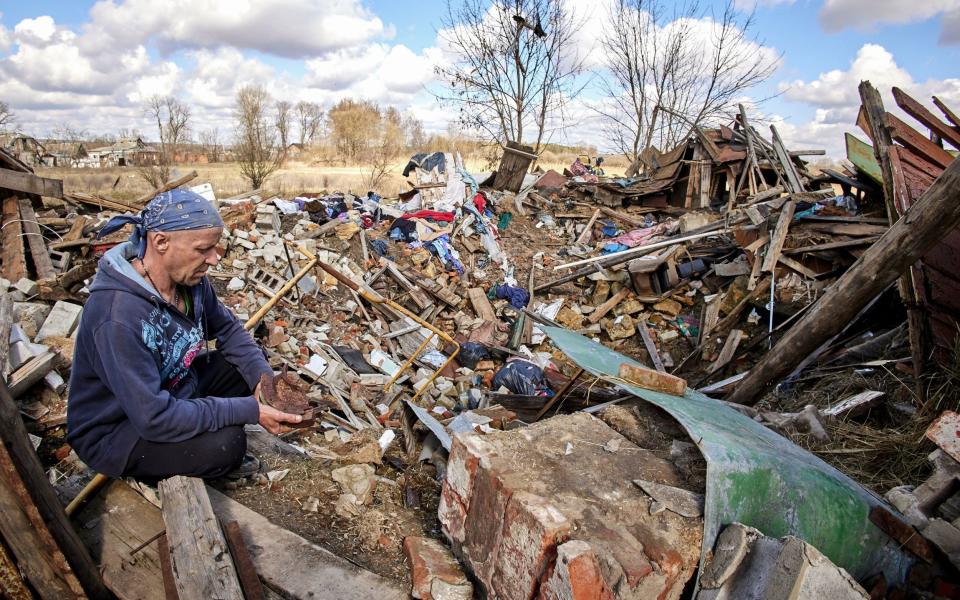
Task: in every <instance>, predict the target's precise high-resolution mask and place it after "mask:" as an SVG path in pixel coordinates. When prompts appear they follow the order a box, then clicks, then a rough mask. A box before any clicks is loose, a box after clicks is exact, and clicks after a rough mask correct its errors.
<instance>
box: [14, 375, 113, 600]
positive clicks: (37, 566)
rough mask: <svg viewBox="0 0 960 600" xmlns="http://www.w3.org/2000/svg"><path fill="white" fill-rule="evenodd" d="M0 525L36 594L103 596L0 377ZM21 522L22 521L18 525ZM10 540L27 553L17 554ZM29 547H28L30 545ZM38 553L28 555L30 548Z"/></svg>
mask: <svg viewBox="0 0 960 600" xmlns="http://www.w3.org/2000/svg"><path fill="white" fill-rule="evenodd" d="M0 480H2V482H3V483H2V484H0V488H2V489H3V492H2V493H3V495H4V500H3V501H2V503H3V505H4V506H3V507H2V509H0V527H2V528H3V530H2V533H3V537H4V539H5V540H6V541H7V543H8V545H9V547H10V549H11V550H12V551H13V552H14V554H15V555H16V556H17V562H18V564H19V565H20V568H21V570H23V571H24V572H26V571H28V570H29V571H30V572H32V573H33V576H32V577H31V576H28V579H29V580H30V583H31V585H32V586H33V587H34V588H35V589H36V590H37V591H38V592H40V589H44V590H50V593H49V594H45V593H41V594H40V597H41V598H56V599H59V598H84V597H89V598H92V599H101V598H108V597H109V596H110V593H109V591H107V589H106V588H105V587H103V582H102V581H101V579H100V574H99V572H98V571H97V569H96V567H95V566H94V564H93V561H92V560H91V559H90V555H89V554H88V553H87V551H86V549H85V548H84V547H83V543H82V542H81V541H80V539H79V538H78V537H77V534H76V531H74V529H73V527H72V526H71V525H70V522H69V521H68V520H67V517H66V515H65V514H64V512H63V505H62V504H61V503H60V501H59V499H57V495H56V492H54V490H53V487H51V486H50V483H49V481H48V480H47V474H46V472H45V471H44V469H43V466H42V465H41V464H40V459H39V457H37V453H36V451H35V450H34V449H33V444H32V443H31V442H30V439H29V437H28V436H27V431H26V429H25V428H24V425H23V421H22V420H21V418H20V413H19V410H18V408H17V405H16V403H15V402H14V400H13V398H12V397H11V396H10V393H9V391H8V389H7V386H6V384H5V383H4V382H3V380H2V379H0ZM24 523H26V524H27V525H26V526H24ZM8 527H9V528H8ZM15 545H20V547H21V549H23V548H24V547H25V548H26V550H25V551H27V552H28V554H31V556H29V557H28V556H27V555H22V554H21V553H20V552H18V550H17V547H15ZM31 548H32V549H33V550H31ZM34 550H35V551H37V552H39V553H40V554H41V556H32V553H33V551H34Z"/></svg>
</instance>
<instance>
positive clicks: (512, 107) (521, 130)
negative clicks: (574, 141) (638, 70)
mask: <svg viewBox="0 0 960 600" xmlns="http://www.w3.org/2000/svg"><path fill="white" fill-rule="evenodd" d="M568 6H569V4H568V3H566V2H563V0H493V2H492V3H490V2H486V1H484V0H463V1H462V2H459V3H457V4H456V5H455V4H454V0H447V10H446V15H445V16H444V18H443V29H442V30H441V31H440V36H441V38H442V39H443V41H444V42H445V44H446V45H447V47H448V48H449V49H450V50H451V51H452V53H453V54H454V56H455V57H456V59H455V61H454V62H453V63H452V64H451V65H450V66H443V67H438V68H437V74H438V75H439V76H440V78H441V79H443V80H445V81H446V83H447V85H448V86H449V93H447V94H445V95H440V98H441V100H446V101H449V102H451V103H453V104H455V105H458V106H459V108H460V118H459V120H460V122H461V124H462V125H463V126H464V127H465V128H466V129H467V130H472V131H480V132H483V133H484V134H485V135H486V136H487V137H488V138H489V139H490V140H491V141H494V142H496V143H498V144H501V145H502V144H504V143H505V142H506V141H508V140H510V141H515V142H520V143H527V144H529V145H531V146H533V148H534V151H535V152H536V153H539V152H540V151H541V149H542V148H543V144H544V143H545V141H546V140H548V139H549V137H550V135H551V134H552V133H553V132H554V131H555V130H556V129H558V128H559V126H556V125H553V124H552V123H555V122H562V118H559V119H557V118H555V117H560V116H561V114H560V113H562V110H563V107H564V102H565V101H567V100H569V99H570V98H572V97H574V96H575V95H576V94H577V93H579V91H580V89H577V88H576V87H575V84H576V78H577V75H578V74H579V73H580V72H581V70H582V64H583V63H582V61H581V60H580V58H579V57H578V56H575V55H573V54H571V52H572V49H573V48H575V44H574V43H573V40H572V38H573V33H574V31H575V28H576V27H577V26H578V24H577V22H576V20H575V18H574V16H573V15H572V14H571V13H570V12H569V11H568V9H567V7H568ZM524 24H526V25H528V26H529V27H525V26H524ZM534 24H535V26H534ZM581 89H582V88H581Z"/></svg>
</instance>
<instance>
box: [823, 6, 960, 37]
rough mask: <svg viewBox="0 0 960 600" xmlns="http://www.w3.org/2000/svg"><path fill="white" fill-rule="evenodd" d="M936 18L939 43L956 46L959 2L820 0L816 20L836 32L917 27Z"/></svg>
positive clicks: (959, 15)
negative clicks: (939, 22)
mask: <svg viewBox="0 0 960 600" xmlns="http://www.w3.org/2000/svg"><path fill="white" fill-rule="evenodd" d="M937 15H943V21H942V30H941V34H940V42H941V43H947V44H949V43H958V42H960V0H923V1H922V2H903V1H902V0H824V3H823V7H822V8H821V9H820V13H819V15H818V17H817V18H818V20H819V21H820V25H821V26H822V27H823V28H824V29H825V30H827V31H830V32H836V31H841V30H843V29H846V28H848V27H855V28H860V29H870V28H872V27H876V26H878V25H886V24H892V25H902V24H906V23H918V22H922V21H926V20H927V19H930V18H932V17H935V16H937Z"/></svg>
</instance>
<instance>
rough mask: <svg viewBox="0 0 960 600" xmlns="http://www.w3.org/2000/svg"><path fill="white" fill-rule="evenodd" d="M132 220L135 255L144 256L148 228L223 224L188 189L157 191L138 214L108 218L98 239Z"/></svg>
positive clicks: (211, 207)
mask: <svg viewBox="0 0 960 600" xmlns="http://www.w3.org/2000/svg"><path fill="white" fill-rule="evenodd" d="M130 223H133V233H131V234H130V241H131V242H132V243H133V245H134V246H136V248H137V257H139V258H143V255H144V254H145V253H146V251H147V232H148V231H183V230H185V229H207V228H208V227H223V219H221V218H220V213H219V212H218V211H217V209H216V208H214V207H213V205H212V204H210V202H209V201H208V200H207V199H206V198H204V197H203V196H201V195H200V194H197V193H195V192H191V191H190V190H181V189H175V190H170V191H169V192H163V193H161V194H157V195H156V197H154V199H153V200H151V201H150V202H149V203H148V204H147V205H146V206H145V207H144V208H143V210H142V211H140V214H139V215H131V214H126V215H119V216H116V217H113V218H112V219H110V220H109V221H108V222H107V224H106V225H104V227H103V229H101V230H100V233H98V234H97V238H100V237H103V236H105V235H107V234H109V233H113V232H114V231H117V230H118V229H120V228H122V227H124V226H125V225H128V224H130Z"/></svg>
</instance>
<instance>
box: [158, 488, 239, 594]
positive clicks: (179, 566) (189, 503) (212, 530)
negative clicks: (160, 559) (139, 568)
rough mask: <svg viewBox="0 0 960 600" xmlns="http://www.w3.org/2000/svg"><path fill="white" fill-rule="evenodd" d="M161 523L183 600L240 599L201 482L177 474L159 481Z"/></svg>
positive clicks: (232, 567)
mask: <svg viewBox="0 0 960 600" xmlns="http://www.w3.org/2000/svg"><path fill="white" fill-rule="evenodd" d="M159 490H160V497H161V499H162V500H163V523H164V527H165V528H166V530H167V541H168V542H169V544H170V558H171V562H172V563H173V571H174V573H175V574H176V580H177V593H178V594H179V596H180V598H182V599H183V600H201V599H203V598H218V599H223V600H231V599H235V600H243V591H242V590H241V589H240V582H239V581H238V580H237V571H236V569H235V568H234V566H233V562H232V561H231V560H230V554H229V552H228V550H227V542H226V540H225V539H224V538H223V532H221V531H220V526H219V524H218V522H217V518H216V516H215V515H214V513H213V507H212V506H211V504H210V499H209V497H208V496H207V489H206V486H204V484H203V480H202V479H198V478H196V477H184V476H182V475H177V476H175V477H169V478H167V479H164V480H163V481H161V482H160V485H159Z"/></svg>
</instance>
